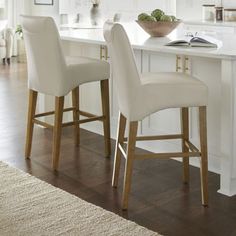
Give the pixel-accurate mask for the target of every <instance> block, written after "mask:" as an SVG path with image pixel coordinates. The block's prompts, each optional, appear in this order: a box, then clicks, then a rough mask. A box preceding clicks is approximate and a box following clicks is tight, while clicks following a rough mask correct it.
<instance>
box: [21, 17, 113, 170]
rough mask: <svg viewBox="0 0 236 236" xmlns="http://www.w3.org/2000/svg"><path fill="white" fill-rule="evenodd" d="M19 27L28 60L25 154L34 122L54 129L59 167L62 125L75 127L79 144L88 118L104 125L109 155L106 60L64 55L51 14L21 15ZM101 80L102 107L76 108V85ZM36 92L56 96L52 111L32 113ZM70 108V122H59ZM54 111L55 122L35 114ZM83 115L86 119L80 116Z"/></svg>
mask: <svg viewBox="0 0 236 236" xmlns="http://www.w3.org/2000/svg"><path fill="white" fill-rule="evenodd" d="M21 20H22V27H23V33H24V39H25V46H26V54H27V61H28V87H29V109H28V125H27V138H26V147H25V157H26V158H29V157H30V154H31V146H32V137H33V128H34V124H39V125H42V126H45V127H47V128H52V129H53V150H52V159H53V169H54V170H56V169H57V168H58V163H59V155H60V143H61V129H62V127H64V126H70V125H73V126H74V127H75V140H76V144H77V145H79V128H80V127H79V125H80V124H82V123H86V122H91V121H97V120H98V121H102V122H103V126H104V139H105V152H106V153H105V154H106V156H109V155H110V152H111V146H110V145H111V144H110V118H109V84H108V78H109V77H110V73H109V64H108V63H107V62H105V61H101V60H96V59H90V58H84V57H68V58H65V57H64V55H63V52H62V47H61V41H60V36H59V33H58V30H57V27H56V25H55V22H54V20H53V19H52V18H50V17H32V16H22V17H21ZM94 81H100V83H101V97H102V110H103V114H102V115H101V116H96V115H93V114H91V113H88V112H84V111H80V109H79V86H80V85H82V84H84V83H89V82H94ZM71 91H72V106H73V107H71V108H66V109H64V97H65V95H67V94H68V93H69V92H71ZM38 93H42V94H46V95H52V96H54V97H55V111H50V112H46V113H41V114H35V110H36V103H37V95H38ZM68 111H72V112H73V122H68V123H64V124H63V123H62V120H63V112H68ZM52 114H55V121H54V125H53V126H52V125H50V124H47V123H45V122H42V121H40V120H38V119H37V118H39V117H43V116H47V115H52ZM80 115H81V116H84V117H87V118H86V119H82V120H80V119H79V117H80Z"/></svg>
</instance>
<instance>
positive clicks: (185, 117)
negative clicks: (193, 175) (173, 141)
mask: <svg viewBox="0 0 236 236" xmlns="http://www.w3.org/2000/svg"><path fill="white" fill-rule="evenodd" d="M181 122H182V125H181V127H182V134H183V139H182V152H184V153H186V152H189V148H188V147H187V146H186V145H185V140H189V109H188V108H186V107H184V108H181ZM183 182H184V183H185V184H188V183H189V158H183Z"/></svg>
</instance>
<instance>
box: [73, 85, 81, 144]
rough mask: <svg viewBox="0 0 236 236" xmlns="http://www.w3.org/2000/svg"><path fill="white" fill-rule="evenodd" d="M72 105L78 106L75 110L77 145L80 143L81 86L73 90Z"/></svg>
mask: <svg viewBox="0 0 236 236" xmlns="http://www.w3.org/2000/svg"><path fill="white" fill-rule="evenodd" d="M72 106H73V107H75V108H76V110H73V121H74V122H75V145H76V146H79V144H80V125H79V123H78V120H79V87H77V88H75V89H74V90H73V91H72Z"/></svg>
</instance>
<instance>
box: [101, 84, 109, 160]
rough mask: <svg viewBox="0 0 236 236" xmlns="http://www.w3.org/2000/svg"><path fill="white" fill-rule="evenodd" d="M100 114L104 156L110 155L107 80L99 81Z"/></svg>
mask: <svg viewBox="0 0 236 236" xmlns="http://www.w3.org/2000/svg"><path fill="white" fill-rule="evenodd" d="M101 97H102V112H103V116H104V117H105V119H104V120H103V128H104V141H105V155H106V156H107V157H109V156H110V155H111V134H110V105H109V80H108V79H107V80H102V81H101Z"/></svg>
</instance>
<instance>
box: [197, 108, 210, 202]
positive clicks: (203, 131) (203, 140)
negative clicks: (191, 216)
mask: <svg viewBox="0 0 236 236" xmlns="http://www.w3.org/2000/svg"><path fill="white" fill-rule="evenodd" d="M199 129H200V145H201V170H200V171H201V192H202V205H203V206H208V153H207V115H206V107H205V106H204V107H199Z"/></svg>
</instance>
